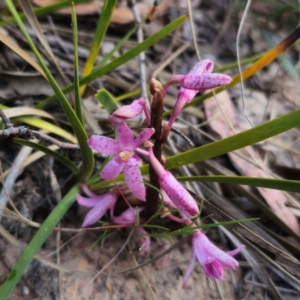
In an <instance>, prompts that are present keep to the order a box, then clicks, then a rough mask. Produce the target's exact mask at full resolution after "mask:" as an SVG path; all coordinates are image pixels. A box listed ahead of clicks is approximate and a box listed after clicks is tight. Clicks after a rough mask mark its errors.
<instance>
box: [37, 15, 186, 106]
mask: <svg viewBox="0 0 300 300" xmlns="http://www.w3.org/2000/svg"><path fill="white" fill-rule="evenodd" d="M187 18H188V17H187V16H186V15H184V16H181V17H179V18H178V19H176V20H174V21H173V22H171V23H170V24H168V25H166V26H165V27H163V28H162V29H161V30H159V31H157V32H156V33H154V34H153V35H151V36H150V37H148V38H147V39H145V40H144V41H143V42H142V43H140V44H138V45H136V46H135V47H133V48H132V49H130V50H129V51H127V52H126V53H124V54H123V55H121V56H119V57H118V58H116V59H115V60H113V61H112V62H110V63H108V64H107V65H105V66H101V67H98V68H95V69H94V70H93V71H92V72H91V74H89V75H88V76H86V77H84V78H82V79H81V80H80V82H79V83H80V86H81V85H85V84H88V83H89V82H91V81H93V80H95V79H97V78H98V77H101V76H103V75H105V74H107V73H108V72H110V71H112V70H115V69H116V68H118V67H119V66H121V65H123V64H125V63H127V62H128V61H130V60H131V59H132V58H134V57H136V56H137V55H139V54H140V53H141V52H144V51H146V50H147V49H148V48H150V47H151V46H152V45H153V44H154V43H156V42H158V41H159V40H161V39H162V38H164V37H166V36H167V35H168V34H170V33H171V32H172V31H174V30H175V29H176V28H178V27H179V26H181V25H182V24H183V23H184V22H185V21H186V20H187ZM73 89H74V85H73V84H71V85H69V86H68V87H66V88H64V89H63V92H64V93H69V92H71V91H72V90H73ZM55 99H56V96H55V95H53V96H50V97H49V98H47V99H45V100H44V101H41V102H40V103H39V104H37V105H36V106H35V107H36V108H41V107H43V106H45V105H47V104H49V103H51V102H52V101H53V100H55Z"/></svg>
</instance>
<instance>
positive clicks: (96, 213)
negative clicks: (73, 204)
mask: <svg viewBox="0 0 300 300" xmlns="http://www.w3.org/2000/svg"><path fill="white" fill-rule="evenodd" d="M82 190H83V191H84V192H85V194H86V195H88V196H89V197H90V198H85V197H82V196H81V195H79V194H77V195H76V200H77V202H78V204H79V205H81V206H85V207H92V209H91V210H90V211H89V212H88V214H87V215H86V216H85V218H84V221H83V224H82V227H87V226H89V225H92V224H94V223H96V222H97V221H98V220H100V219H101V218H102V217H103V215H104V214H105V213H106V211H107V210H110V214H111V215H113V209H114V207H115V204H116V201H117V198H118V197H117V192H116V191H110V192H108V193H106V194H104V195H100V196H99V195H96V194H94V193H93V192H91V191H90V190H89V189H88V187H87V186H86V185H85V184H83V185H82Z"/></svg>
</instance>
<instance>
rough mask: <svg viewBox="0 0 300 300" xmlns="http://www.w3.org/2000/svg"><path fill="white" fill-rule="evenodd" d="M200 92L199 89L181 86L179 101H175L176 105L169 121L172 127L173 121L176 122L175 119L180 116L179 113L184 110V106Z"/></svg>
mask: <svg viewBox="0 0 300 300" xmlns="http://www.w3.org/2000/svg"><path fill="white" fill-rule="evenodd" d="M198 92H199V91H195V90H189V89H185V88H183V87H180V89H179V91H178V97H177V101H176V103H175V106H174V108H173V111H172V115H171V117H170V120H169V123H168V124H169V126H170V127H172V125H173V123H174V122H175V119H176V118H177V117H178V115H179V114H180V113H181V111H182V110H183V107H184V106H185V105H186V104H187V103H189V102H191V101H192V100H193V98H194V97H195V96H196V95H197V94H198Z"/></svg>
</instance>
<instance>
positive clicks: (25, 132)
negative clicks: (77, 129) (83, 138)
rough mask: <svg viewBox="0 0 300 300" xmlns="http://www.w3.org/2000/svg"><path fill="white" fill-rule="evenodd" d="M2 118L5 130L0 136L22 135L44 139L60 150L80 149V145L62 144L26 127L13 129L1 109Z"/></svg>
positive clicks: (0, 116) (0, 132)
mask: <svg viewBox="0 0 300 300" xmlns="http://www.w3.org/2000/svg"><path fill="white" fill-rule="evenodd" d="M0 118H1V119H2V121H3V123H4V125H5V129H3V130H0V136H6V137H7V136H10V135H20V136H26V137H29V138H31V139H33V138H37V139H39V140H40V139H43V140H45V141H48V142H51V143H53V144H55V145H57V146H58V147H60V148H66V149H80V148H79V145H75V144H71V143H64V142H61V141H59V140H57V139H55V138H53V137H51V136H49V135H47V134H44V133H41V132H39V131H36V130H31V129H29V128H27V127H25V126H19V127H13V124H12V123H10V122H9V120H8V118H7V117H6V115H5V113H4V111H3V110H2V109H0Z"/></svg>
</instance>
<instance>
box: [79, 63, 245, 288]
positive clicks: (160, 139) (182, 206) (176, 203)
mask: <svg viewBox="0 0 300 300" xmlns="http://www.w3.org/2000/svg"><path fill="white" fill-rule="evenodd" d="M213 67H214V64H213V62H212V61H211V60H208V59H206V60H203V61H200V62H199V63H197V64H196V65H195V66H194V68H193V69H192V70H191V71H190V72H189V73H188V74H186V75H180V74H177V75H173V76H171V77H170V79H169V80H168V81H167V83H166V85H165V88H163V87H162V85H161V84H160V83H159V82H158V81H156V80H152V81H151V83H150V92H151V94H152V96H153V97H152V105H151V108H150V110H149V108H148V107H147V104H146V101H145V99H143V98H140V99H137V100H135V101H133V102H132V103H131V104H130V105H124V106H122V107H120V108H118V109H116V110H115V111H114V112H113V113H111V114H110V116H109V120H110V121H111V123H112V125H113V126H115V128H116V130H115V132H116V139H113V138H110V137H106V136H97V135H93V136H91V137H90V139H89V140H88V145H89V147H90V148H92V149H93V150H95V151H97V152H99V153H101V154H104V155H109V156H112V158H111V159H110V160H109V162H108V163H107V164H106V165H105V166H104V168H103V169H102V171H101V172H100V176H101V177H102V178H103V179H105V180H114V179H115V178H116V177H117V176H118V175H119V174H120V173H121V172H123V173H124V177H125V182H126V187H125V189H128V190H129V191H131V192H132V194H133V195H134V196H135V197H136V198H138V199H139V200H140V201H141V205H139V206H138V207H129V208H128V209H127V210H125V211H124V212H123V213H121V214H120V215H119V216H115V213H114V208H115V205H116V203H117V201H118V191H120V190H118V189H114V190H112V191H108V192H107V193H105V194H103V195H100V196H99V195H95V194H94V193H92V192H91V191H90V190H89V189H88V188H87V187H86V186H85V185H83V186H82V190H83V191H84V193H85V194H86V195H87V196H89V198H84V197H82V196H81V195H77V201H78V204H79V205H82V206H86V207H91V208H92V209H91V210H90V211H89V213H88V214H87V215H86V217H85V219H84V221H83V224H82V226H83V227H86V226H89V225H92V224H94V223H96V222H97V221H98V220H99V219H101V218H102V217H103V216H104V215H105V213H106V212H107V211H109V219H110V221H111V222H112V223H114V224H117V225H125V226H133V225H135V231H136V232H137V233H139V234H140V243H141V245H142V246H141V248H140V249H141V253H142V254H144V253H145V252H146V251H147V250H148V249H149V248H150V237H149V236H147V233H146V231H145V229H144V228H143V227H142V225H143V223H144V222H146V221H147V219H149V217H151V215H150V216H149V213H148V214H147V209H148V208H149V207H150V206H152V211H153V206H154V211H155V209H156V210H157V209H158V202H159V201H160V200H164V205H166V206H167V207H169V208H172V209H174V208H176V209H177V210H178V211H179V213H180V217H178V216H175V215H174V214H172V213H171V212H170V211H167V212H166V211H165V210H164V211H163V214H162V216H163V217H169V218H170V219H171V220H173V221H175V222H179V223H182V224H185V225H187V226H190V227H191V232H193V233H192V236H193V237H192V256H191V262H190V266H189V268H188V270H187V272H186V274H185V276H184V280H183V287H185V286H186V285H187V280H188V277H189V275H190V273H191V271H192V268H193V265H194V262H195V258H196V257H197V258H198V260H199V262H200V264H201V265H202V266H203V268H204V271H205V273H206V274H207V276H209V277H210V278H214V279H223V276H224V270H223V268H224V267H225V268H229V269H233V270H234V269H235V268H236V267H237V266H238V262H237V261H236V260H235V259H234V258H233V256H234V255H236V254H237V253H239V252H240V251H241V249H242V248H243V245H241V246H240V247H238V248H237V249H235V250H233V251H231V252H228V253H225V252H223V251H222V250H220V249H219V248H218V247H216V246H215V245H213V244H212V243H211V242H210V241H209V240H208V238H207V237H206V236H205V234H204V233H203V232H202V231H201V230H199V229H197V228H194V227H196V225H195V224H196V222H197V221H198V220H197V217H198V216H199V214H200V210H199V207H198V205H197V203H196V201H195V200H194V198H193V197H192V196H191V194H190V193H189V192H188V191H187V190H186V189H185V188H184V186H183V185H182V184H180V183H179V182H178V181H177V180H176V178H175V177H174V176H173V175H172V174H171V173H170V172H168V171H166V169H165V167H164V160H163V157H162V155H161V153H162V147H163V144H164V142H165V141H166V140H167V138H168V135H169V132H170V129H171V128H172V126H173V124H174V121H175V120H176V118H177V116H178V115H179V114H180V112H181V111H182V109H183V107H184V105H185V104H186V103H189V102H190V101H191V100H192V99H193V98H194V97H195V96H196V94H197V93H198V92H199V91H203V90H206V89H211V88H215V87H218V86H222V85H226V84H228V83H230V82H231V78H230V77H228V76H226V75H223V74H216V73H214V74H212V70H213ZM172 84H180V85H181V87H180V89H179V92H178V98H177V102H176V104H175V107H174V109H173V113H172V115H171V117H170V120H169V122H168V124H166V123H165V122H162V108H163V99H164V97H165V95H166V93H167V91H168V88H169V87H170V85H172ZM142 112H144V114H145V116H146V120H145V121H144V122H143V126H144V127H146V128H143V130H142V131H141V132H140V133H139V134H138V135H137V137H136V138H134V133H133V131H132V130H131V129H130V127H129V126H128V125H127V123H126V121H127V120H128V119H132V118H135V117H137V116H139V115H140V114H141V113H142ZM141 146H143V147H144V149H142V148H141ZM137 154H139V155H142V156H144V157H146V158H147V159H148V161H149V167H150V185H149V186H148V187H147V188H146V186H145V184H144V179H143V176H142V174H141V171H140V168H139V164H140V163H141V162H142V159H141V158H140V157H139V156H138V155H137ZM153 187H154V188H156V190H161V197H159V193H158V192H156V193H152V194H151V189H152V191H153ZM150 195H151V196H150ZM137 220H138V222H137ZM193 228H194V229H193Z"/></svg>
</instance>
